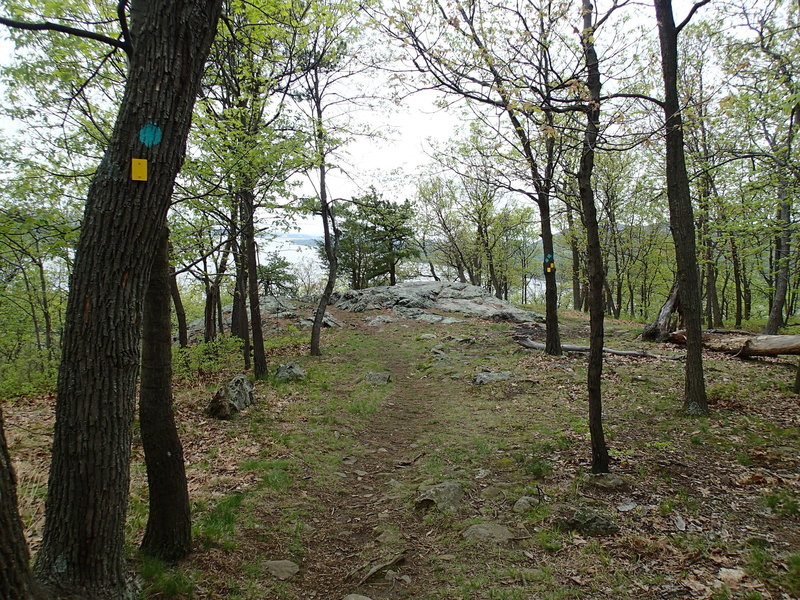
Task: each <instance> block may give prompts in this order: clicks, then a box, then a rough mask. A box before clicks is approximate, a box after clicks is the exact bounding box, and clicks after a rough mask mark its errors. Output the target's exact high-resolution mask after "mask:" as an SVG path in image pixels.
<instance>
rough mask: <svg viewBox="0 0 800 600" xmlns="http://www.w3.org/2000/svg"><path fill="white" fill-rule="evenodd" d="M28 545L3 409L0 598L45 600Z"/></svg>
mask: <svg viewBox="0 0 800 600" xmlns="http://www.w3.org/2000/svg"><path fill="white" fill-rule="evenodd" d="M29 562H30V555H29V554H28V544H26V543H25V537H24V536H23V535H22V521H20V518H19V511H18V509H17V480H16V477H15V475H14V468H13V467H12V465H11V457H10V456H9V455H8V447H7V446H6V435H5V429H4V425H3V411H2V408H0V598H3V599H4V600H35V599H37V598H41V597H44V596H43V595H41V594H42V591H41V590H40V589H39V587H38V586H37V584H36V582H35V581H34V579H33V575H32V574H31V569H30V565H29Z"/></svg>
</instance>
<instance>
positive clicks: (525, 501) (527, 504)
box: [512, 496, 539, 515]
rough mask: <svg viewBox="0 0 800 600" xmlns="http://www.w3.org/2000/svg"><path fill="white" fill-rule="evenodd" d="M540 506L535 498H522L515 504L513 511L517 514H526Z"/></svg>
mask: <svg viewBox="0 0 800 600" xmlns="http://www.w3.org/2000/svg"><path fill="white" fill-rule="evenodd" d="M538 505H539V499H538V498H534V497H533V496H522V497H521V498H520V499H519V500H517V501H516V502H514V507H513V508H512V510H513V511H514V512H515V513H519V514H521V515H522V514H525V513H526V512H528V511H530V510H531V509H533V508H534V507H535V506H538Z"/></svg>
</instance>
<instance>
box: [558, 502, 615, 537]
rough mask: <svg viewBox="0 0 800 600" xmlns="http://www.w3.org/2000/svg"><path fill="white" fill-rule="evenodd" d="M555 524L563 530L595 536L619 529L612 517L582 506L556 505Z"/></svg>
mask: <svg viewBox="0 0 800 600" xmlns="http://www.w3.org/2000/svg"><path fill="white" fill-rule="evenodd" d="M553 525H554V526H555V527H556V528H557V529H560V530H562V531H577V532H578V533H580V534H583V535H589V536H593V537H600V536H606V535H611V534H613V533H616V532H617V531H619V527H618V526H617V525H616V523H614V522H613V521H612V520H611V519H609V518H608V517H604V516H603V515H601V514H599V513H596V512H594V511H593V510H589V509H588V508H585V507H582V506H577V507H576V506H566V505H560V506H556V507H555V508H554V509H553Z"/></svg>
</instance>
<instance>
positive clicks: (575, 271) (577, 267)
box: [567, 204, 583, 310]
mask: <svg viewBox="0 0 800 600" xmlns="http://www.w3.org/2000/svg"><path fill="white" fill-rule="evenodd" d="M567 227H568V229H569V250H570V253H571V254H572V307H573V308H574V309H575V310H580V309H581V306H583V298H582V297H581V254H580V250H578V240H577V237H576V235H575V217H574V216H573V214H572V206H570V205H569V204H567Z"/></svg>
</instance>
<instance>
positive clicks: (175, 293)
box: [169, 267, 189, 348]
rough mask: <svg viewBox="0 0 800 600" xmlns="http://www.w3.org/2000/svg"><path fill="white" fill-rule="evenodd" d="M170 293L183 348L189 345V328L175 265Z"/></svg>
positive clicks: (170, 278)
mask: <svg viewBox="0 0 800 600" xmlns="http://www.w3.org/2000/svg"><path fill="white" fill-rule="evenodd" d="M169 293H170V296H172V305H173V306H174V307H175V318H176V319H177V321H178V344H180V347H181V348H186V347H187V346H188V345H189V329H188V326H187V324H186V309H184V308H183V300H182V299H181V291H180V289H178V279H177V276H176V275H175V267H170V275H169Z"/></svg>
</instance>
